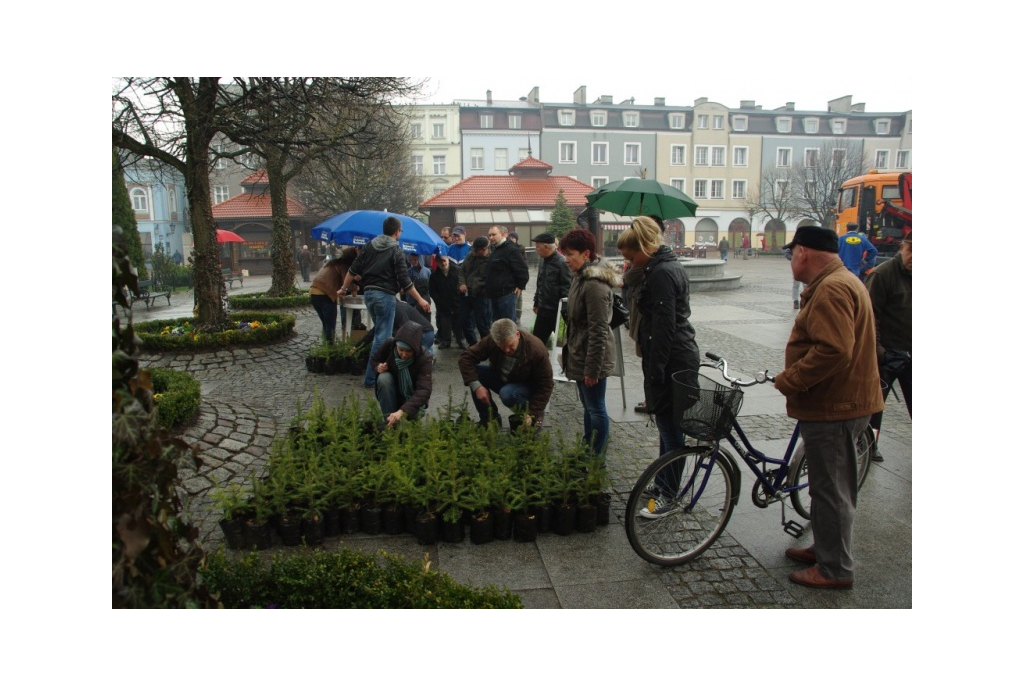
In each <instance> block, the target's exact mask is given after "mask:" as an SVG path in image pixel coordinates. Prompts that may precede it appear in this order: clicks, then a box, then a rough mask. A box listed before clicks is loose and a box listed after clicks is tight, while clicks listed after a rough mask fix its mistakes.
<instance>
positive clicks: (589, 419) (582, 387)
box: [576, 378, 611, 461]
mask: <svg viewBox="0 0 1024 685" xmlns="http://www.w3.org/2000/svg"><path fill="white" fill-rule="evenodd" d="M607 386H608V379H607V378H602V379H601V380H599V381H598V382H597V385H595V386H594V387H592V388H588V387H587V384H586V383H584V382H583V381H576V389H577V390H579V394H580V401H581V402H582V403H583V439H584V440H585V441H586V443H587V444H588V445H590V446H591V447H592V448H593V450H594V455H595V456H596V457H597V459H598V461H601V460H603V459H604V450H605V447H606V446H607V444H608V429H609V427H610V426H611V422H610V421H609V420H608V409H607V408H606V407H605V403H604V392H605V388H606V387H607Z"/></svg>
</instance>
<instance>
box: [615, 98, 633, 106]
mask: <svg viewBox="0 0 1024 685" xmlns="http://www.w3.org/2000/svg"><path fill="white" fill-rule="evenodd" d="M635 100H636V98H629V99H628V100H623V101H622V102H620V103H619V104H620V105H632V104H633V102H634V101H635Z"/></svg>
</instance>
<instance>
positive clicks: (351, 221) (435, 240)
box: [311, 209, 448, 255]
mask: <svg viewBox="0 0 1024 685" xmlns="http://www.w3.org/2000/svg"><path fill="white" fill-rule="evenodd" d="M389 216H393V217H397V218H398V219H399V220H401V222H402V234H401V236H399V239H398V243H399V244H400V245H401V246H402V251H403V252H408V253H409V254H421V255H430V254H436V255H444V254H448V252H447V246H446V245H445V244H444V241H443V240H441V237H440V236H439V235H437V233H435V232H434V229H432V228H431V227H430V226H427V225H426V224H425V223H423V222H422V221H420V220H419V219H414V218H412V217H411V216H406V215H404V214H395V213H393V212H380V211H377V210H374V209H355V210H352V211H351V212H343V213H341V214H337V215H335V216H332V217H331V218H330V219H328V220H327V221H324V222H323V223H322V224H320V225H318V226H315V227H314V228H313V230H312V232H311V233H312V236H313V238H314V239H315V240H322V241H325V242H326V241H328V240H333V241H334V242H335V243H337V244H338V245H357V246H358V245H366V244H367V243H369V242H370V241H371V240H373V239H374V238H376V237H377V236H379V235H383V233H384V219H386V218H388V217H389Z"/></svg>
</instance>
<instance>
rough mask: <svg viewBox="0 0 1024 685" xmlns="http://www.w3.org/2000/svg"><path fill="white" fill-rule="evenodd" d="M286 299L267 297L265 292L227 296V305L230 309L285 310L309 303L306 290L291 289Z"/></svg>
mask: <svg viewBox="0 0 1024 685" xmlns="http://www.w3.org/2000/svg"><path fill="white" fill-rule="evenodd" d="M292 293H293V294H292V295H290V296H288V297H268V296H267V293H266V292H262V293H246V294H244V295H229V296H228V305H229V306H230V307H231V308H232V309H287V308H291V307H301V306H303V305H309V304H310V303H311V301H310V299H309V291H308V290H300V289H299V288H292Z"/></svg>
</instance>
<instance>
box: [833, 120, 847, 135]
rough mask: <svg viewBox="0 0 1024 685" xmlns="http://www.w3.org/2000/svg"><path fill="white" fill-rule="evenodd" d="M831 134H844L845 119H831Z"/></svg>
mask: <svg viewBox="0 0 1024 685" xmlns="http://www.w3.org/2000/svg"><path fill="white" fill-rule="evenodd" d="M832 133H833V134H835V135H837V136H841V135H843V134H844V133H846V119H833V120H832Z"/></svg>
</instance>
